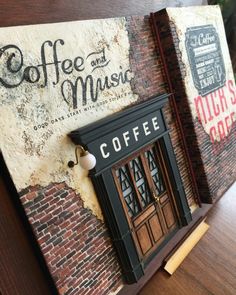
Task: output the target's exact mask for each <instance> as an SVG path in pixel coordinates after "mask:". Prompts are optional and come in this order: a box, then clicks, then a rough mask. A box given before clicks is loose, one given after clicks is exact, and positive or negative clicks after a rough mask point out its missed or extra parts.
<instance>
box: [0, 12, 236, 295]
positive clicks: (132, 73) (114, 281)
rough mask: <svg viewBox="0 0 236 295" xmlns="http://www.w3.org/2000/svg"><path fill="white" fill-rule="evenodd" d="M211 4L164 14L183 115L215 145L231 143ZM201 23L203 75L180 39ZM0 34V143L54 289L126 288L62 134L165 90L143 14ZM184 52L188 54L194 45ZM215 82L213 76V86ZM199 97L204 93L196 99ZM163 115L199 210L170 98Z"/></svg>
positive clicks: (226, 78)
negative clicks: (173, 32) (176, 57)
mask: <svg viewBox="0 0 236 295" xmlns="http://www.w3.org/2000/svg"><path fill="white" fill-rule="evenodd" d="M207 9H209V8H207ZM213 9H214V10H212V14H209V17H206V14H205V13H204V8H203V10H201V8H196V10H195V12H193V13H196V14H197V15H198V16H199V18H198V19H197V18H194V17H193V14H192V13H190V16H189V19H188V18H186V24H185V23H183V22H181V19H182V20H183V17H182V18H181V16H182V15H183V14H186V11H185V10H181V11H180V10H179V9H176V10H174V9H173V10H172V9H171V10H169V11H168V13H169V14H170V16H169V17H170V21H171V22H172V23H173V22H174V23H175V24H176V27H177V28H178V30H177V31H178V34H179V35H178V36H177V39H176V40H177V44H178V46H179V48H180V55H181V57H182V58H183V60H181V62H182V63H183V64H184V66H183V69H184V71H186V74H185V76H184V77H183V79H182V80H184V79H185V80H184V85H187V86H186V89H185V90H186V93H187V97H188V98H189V101H188V105H189V106H190V110H191V113H190V112H189V114H191V118H192V119H191V120H190V121H191V122H192V121H193V120H195V121H197V122H199V123H201V126H202V128H203V130H204V132H205V133H206V134H207V139H208V138H211V143H212V145H213V142H215V141H217V142H219V141H221V140H225V138H230V140H229V141H228V142H229V145H230V146H231V145H232V144H231V143H232V139H231V137H230V136H231V133H232V130H233V126H234V124H233V122H234V121H235V85H234V82H233V77H232V74H231V68H230V61H229V56H228V50H227V46H226V42H225V40H223V41H222V35H223V34H224V32H223V27H222V26H223V25H222V21H221V17H220V14H219V11H218V9H217V8H213ZM215 11H217V13H215ZM179 12H181V13H179ZM206 18H207V20H206ZM190 19H196V23H195V21H194V23H191V22H190ZM200 20H201V21H200ZM213 20H214V21H213ZM167 23H168V21H167ZM199 24H200V25H201V26H202V28H201V29H202V30H203V37H199V38H200V39H201V38H202V39H204V40H202V41H201V42H203V41H204V42H210V44H206V45H204V46H207V47H204V46H203V48H200V49H197V50H196V52H197V55H198V54H200V55H201V54H202V53H201V52H203V54H204V56H205V54H206V53H207V54H208V55H209V54H213V55H215V56H216V59H217V62H211V63H210V62H209V67H207V69H206V70H203V69H202V74H200V72H199V68H198V67H197V66H196V64H197V62H196V59H195V60H193V58H191V54H192V53H189V52H188V51H187V50H188V49H186V46H187V48H189V46H188V42H187V41H185V40H186V39H188V40H189V39H191V38H192V37H191V36H190V35H191V34H190V32H192V30H193V28H195V27H196V26H198V25H199ZM209 25H211V26H213V28H212V27H210V28H208V29H209V30H211V35H210V36H207V37H206V36H205V35H206V34H205V31H206V30H207V27H206V26H209ZM212 32H214V33H212ZM188 34H190V35H189V36H190V37H187V36H188ZM201 34H202V33H199V34H198V35H199V36H202V35H201ZM204 34H205V35H204ZM0 36H1V46H0V47H1V51H0V110H1V117H0V126H1V132H0V142H1V146H0V148H1V152H2V154H3V157H4V160H5V162H6V164H7V166H8V169H9V171H10V174H11V176H12V179H13V181H14V184H15V186H16V188H17V191H18V192H19V196H20V198H21V201H22V205H23V207H24V209H25V212H26V215H27V217H28V219H29V222H30V224H31V226H32V228H33V230H34V233H35V236H36V239H37V240H38V243H39V245H40V248H41V250H42V253H43V255H44V258H45V260H46V263H47V266H48V268H49V271H50V273H51V274H52V278H53V280H54V282H55V285H56V287H57V289H58V291H59V293H60V294H68V295H69V294H71V295H72V294H81V295H82V294H96V295H97V294H116V293H117V292H118V291H119V290H120V289H121V288H122V287H123V284H124V280H123V277H122V273H121V269H120V266H119V262H118V259H117V255H116V253H115V251H114V248H113V246H112V242H111V239H110V237H109V233H108V230H107V227H106V224H105V223H104V220H103V215H102V212H101V209H100V205H99V203H98V201H97V197H96V193H95V191H94V188H93V186H92V184H91V181H90V178H89V177H88V171H85V170H83V169H82V168H81V167H79V166H77V167H75V168H74V169H70V168H68V166H67V163H68V161H69V160H74V157H75V154H74V147H75V146H74V144H73V143H72V142H71V140H70V139H69V137H68V134H69V133H70V132H71V131H72V130H75V129H77V128H80V127H83V126H86V125H88V124H89V123H94V122H96V121H98V120H99V119H102V118H105V117H107V116H109V115H111V114H114V113H117V112H119V111H122V110H124V109H126V108H127V107H129V106H132V105H134V104H139V103H142V101H144V100H147V99H149V98H150V97H153V96H158V95H161V94H164V93H167V92H168V91H169V90H168V86H167V82H166V77H165V76H164V75H163V64H162V61H161V59H160V52H159V48H158V46H157V45H156V43H155V38H154V36H153V31H152V29H151V25H150V18H149V17H127V18H117V19H106V20H93V21H79V22H68V23H58V24H45V25H34V26H23V27H9V28H1V29H0ZM194 36H197V35H196V32H195V35H194ZM218 36H220V37H218ZM181 38H182V39H181ZM194 38H195V37H194ZM194 38H192V39H191V42H192V43H191V46H192V47H194V42H195V41H194V40H195V39H194ZM199 38H198V37H197V39H199ZM216 40H217V42H216ZM219 40H220V41H219ZM219 44H220V45H219ZM174 46H175V44H174V43H172V47H173V48H174ZM217 46H218V47H217ZM219 48H220V50H219ZM191 50H192V51H191V52H195V51H194V50H195V48H193V49H191ZM204 50H205V51H206V52H205V51H204ZM208 51H209V52H208ZM209 60H210V58H206V61H209ZM204 62H205V61H204ZM189 65H190V66H189ZM213 69H215V72H214V74H213ZM191 70H192V71H191ZM170 71H171V69H170ZM204 71H205V72H204ZM195 72H196V73H197V75H198V76H197V77H196V78H195V80H194V78H193V75H194V74H193V73H195ZM203 72H204V73H203ZM205 73H206V74H205ZM208 73H209V74H208ZM199 75H203V76H202V78H201V77H200V76H199ZM204 75H206V76H207V78H206V79H205V78H204ZM197 79H198V80H197ZM204 79H205V80H204ZM213 79H216V80H217V79H219V84H218V85H220V86H219V87H218V86H216V84H217V83H215V80H214V83H213V82H212V81H213ZM199 81H200V82H199ZM199 83H200V87H202V88H203V92H200V90H199V89H198V88H199V87H198V85H199ZM211 83H212V84H211ZM208 84H209V85H208ZM196 85H197V86H196ZM211 87H212V88H211ZM217 87H218V88H217ZM206 91H207V92H206ZM209 91H210V92H209ZM215 93H216V94H215ZM199 95H207V96H204V97H202V98H201V99H200V98H198V97H199ZM215 97H216V99H217V100H216V101H215V100H214V98H215ZM226 97H227V99H226ZM213 101H214V103H213ZM210 103H211V107H212V109H211V112H210V111H209V109H208V108H209V106H210ZM218 113H219V114H218ZM217 114H218V115H217ZM165 116H166V121H167V124H168V126H169V128H170V138H171V141H172V145H173V148H174V152H175V155H176V159H177V163H178V166H179V170H180V174H181V178H182V182H183V187H184V190H185V193H186V196H187V200H188V205H189V206H190V207H191V206H192V207H196V206H197V205H196V196H195V192H194V188H193V184H192V180H191V176H190V173H189V167H188V164H187V163H186V155H185V153H184V150H183V146H182V141H181V137H180V133H179V127H178V125H177V123H176V119H175V114H174V113H173V110H172V106H171V105H170V104H167V106H166V107H165ZM190 121H189V122H190ZM221 121H222V122H223V123H220V122H221ZM222 124H223V125H222ZM183 125H185V122H183ZM214 128H215V129H214ZM223 130H224V132H223ZM205 133H204V134H205ZM198 138H201V134H200V137H198V134H197V139H198ZM204 142H206V138H204ZM207 142H208V141H207ZM199 146H200V144H199ZM229 153H230V154H231V153H232V151H231V150H229ZM235 166H236V165H235ZM234 169H235V168H234ZM209 174H210V173H209ZM234 175H235V174H234ZM209 177H210V175H209ZM231 182H232V181H231ZM227 185H229V182H228V183H227Z"/></svg>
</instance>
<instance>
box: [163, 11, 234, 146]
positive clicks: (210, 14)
mask: <svg viewBox="0 0 236 295" xmlns="http://www.w3.org/2000/svg"><path fill="white" fill-rule="evenodd" d="M167 13H168V15H169V17H170V20H171V21H172V22H173V23H174V24H175V26H176V31H177V34H178V38H179V41H180V42H179V47H180V51H181V59H182V62H183V63H184V65H185V69H186V76H185V81H184V82H185V88H186V93H187V95H188V99H189V103H190V106H191V109H192V114H193V118H196V117H197V109H196V105H195V103H194V99H195V98H196V97H198V91H197V89H196V88H195V86H194V83H193V79H192V74H191V69H190V67H189V61H188V56H187V51H186V47H185V33H186V30H187V28H190V27H197V26H204V25H213V26H214V28H215V29H216V31H217V33H218V36H219V39H220V46H221V50H222V55H223V60H224V64H225V70H226V84H225V86H224V87H223V88H221V89H222V91H224V96H225V98H226V104H227V107H225V101H224V100H222V101H221V99H220V97H219V95H218V94H217V95H215V94H214V96H213V100H214V103H215V108H218V107H219V115H217V116H214V110H213V108H214V106H213V104H212V101H211V97H210V96H209V98H208V101H207V100H206V98H203V99H202V103H203V107H204V110H205V116H206V120H202V122H201V123H202V126H203V128H204V129H205V131H206V133H207V134H209V135H210V133H211V132H212V135H213V137H214V140H216V141H220V140H221V137H220V134H219V130H218V123H219V122H220V121H222V122H223V125H224V129H225V130H224V131H225V135H226V136H227V135H228V134H229V132H230V129H231V126H232V121H236V104H235V103H234V104H233V103H232V100H233V101H235V97H234V96H235V94H236V89H235V83H234V75H233V71H232V64H231V59H230V56H229V50H228V45H227V41H226V37H225V30H224V24H223V20H222V16H221V11H220V8H219V6H207V7H206V6H195V7H179V8H167ZM229 80H231V81H232V84H230V85H229V84H228V81H229ZM230 83H231V82H230ZM232 90H233V91H234V94H233V91H232ZM222 104H223V106H224V107H222ZM198 106H199V113H200V116H201V118H202V119H203V117H204V116H203V111H202V108H201V105H200V104H199V105H198ZM208 107H209V108H210V112H211V114H209V113H208ZM231 115H232V116H231ZM225 120H226V121H225ZM220 124H221V123H220ZM227 125H228V126H227ZM221 126H222V125H221ZM212 127H213V128H215V130H212V131H210V130H211V128H212Z"/></svg>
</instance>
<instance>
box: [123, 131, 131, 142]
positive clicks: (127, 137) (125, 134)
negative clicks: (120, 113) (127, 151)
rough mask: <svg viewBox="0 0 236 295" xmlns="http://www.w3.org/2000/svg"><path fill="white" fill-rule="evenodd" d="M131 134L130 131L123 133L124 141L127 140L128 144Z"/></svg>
mask: <svg viewBox="0 0 236 295" xmlns="http://www.w3.org/2000/svg"><path fill="white" fill-rule="evenodd" d="M128 135H129V131H126V132H125V133H123V138H124V141H125V145H126V146H128V145H129V144H128V141H129V140H130V137H129V136H128Z"/></svg>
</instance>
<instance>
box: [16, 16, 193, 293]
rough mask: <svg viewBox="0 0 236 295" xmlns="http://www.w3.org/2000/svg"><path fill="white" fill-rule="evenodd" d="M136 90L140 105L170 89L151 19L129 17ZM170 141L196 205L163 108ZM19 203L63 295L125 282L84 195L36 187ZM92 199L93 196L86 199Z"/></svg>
mask: <svg viewBox="0 0 236 295" xmlns="http://www.w3.org/2000/svg"><path fill="white" fill-rule="evenodd" d="M127 30H128V35H129V39H130V46H131V47H130V64H131V68H132V71H133V73H134V76H135V78H134V81H133V84H132V87H133V90H134V91H135V92H136V93H137V94H138V95H139V97H140V100H139V102H142V101H143V100H145V99H148V98H150V97H152V96H155V95H159V94H162V93H165V92H167V91H168V89H167V86H166V85H167V84H166V82H165V78H164V76H163V70H162V65H161V62H160V57H159V51H158V48H157V47H156V44H155V41H154V38H153V34H152V30H151V27H150V21H149V17H131V18H127ZM165 115H166V119H167V123H168V125H169V128H170V134H171V140H172V143H173V146H174V151H175V154H176V157H177V162H178V165H179V167H180V172H181V176H182V179H183V183H184V187H185V191H186V194H187V197H188V201H189V204H190V205H192V204H193V203H194V193H193V188H192V182H191V177H190V174H189V169H188V166H187V164H186V160H185V154H184V152H183V148H182V143H181V138H180V135H179V130H178V126H177V125H176V120H175V115H174V113H173V111H172V109H171V106H170V105H167V106H166V108H165ZM20 196H21V201H22V204H23V206H24V208H25V211H26V214H27V216H28V219H29V221H30V223H31V225H32V228H33V231H34V233H35V236H36V238H37V240H38V243H39V245H40V248H41V251H42V253H43V255H44V257H45V260H46V263H47V265H48V268H49V271H50V273H51V275H52V278H53V280H54V282H55V285H56V287H57V289H58V291H59V294H65V295H72V294H77V295H84V294H89V295H102V294H104V295H105V294H106V295H107V294H109V293H111V292H116V290H117V288H119V287H121V286H122V284H123V281H122V274H121V270H120V267H119V263H118V261H117V257H116V253H115V251H114V248H113V246H112V242H111V240H110V238H109V233H108V230H107V227H106V225H105V224H104V223H103V222H101V221H100V220H98V219H97V218H96V216H94V215H93V214H92V212H91V211H90V210H88V209H86V208H84V204H83V201H82V199H81V198H80V195H79V194H77V193H75V191H73V190H72V189H71V188H70V187H68V186H67V185H66V184H65V183H52V184H50V185H48V186H47V187H41V186H34V187H29V188H26V189H24V190H23V191H21V192H20ZM87 197H88V198H89V196H87Z"/></svg>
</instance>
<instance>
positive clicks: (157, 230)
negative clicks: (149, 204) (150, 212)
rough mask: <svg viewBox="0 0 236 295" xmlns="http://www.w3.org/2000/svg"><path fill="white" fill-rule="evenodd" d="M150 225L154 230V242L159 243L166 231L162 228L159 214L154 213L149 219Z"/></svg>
mask: <svg viewBox="0 0 236 295" xmlns="http://www.w3.org/2000/svg"><path fill="white" fill-rule="evenodd" d="M149 225H150V228H151V230H152V235H153V239H154V242H155V243H157V242H158V241H159V240H160V239H161V238H162V237H163V236H164V232H163V230H162V228H161V224H160V220H159V218H158V216H157V215H154V216H152V217H151V218H150V219H149Z"/></svg>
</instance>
